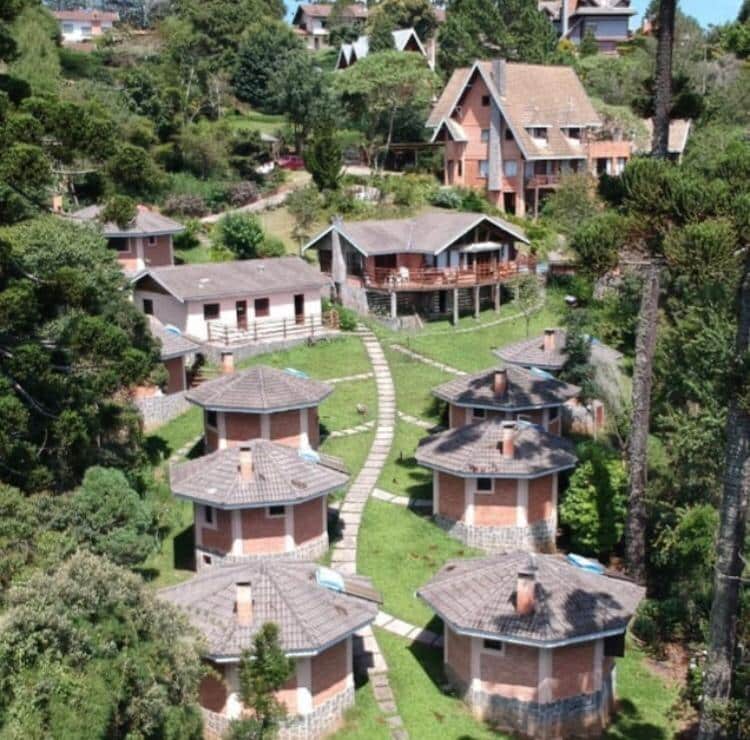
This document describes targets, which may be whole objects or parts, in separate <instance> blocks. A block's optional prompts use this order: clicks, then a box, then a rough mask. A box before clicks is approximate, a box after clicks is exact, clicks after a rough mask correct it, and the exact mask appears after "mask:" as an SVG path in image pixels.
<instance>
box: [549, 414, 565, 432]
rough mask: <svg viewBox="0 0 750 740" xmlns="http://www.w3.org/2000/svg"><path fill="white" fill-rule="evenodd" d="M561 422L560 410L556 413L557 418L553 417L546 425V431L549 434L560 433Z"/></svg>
mask: <svg viewBox="0 0 750 740" xmlns="http://www.w3.org/2000/svg"><path fill="white" fill-rule="evenodd" d="M561 423H562V412H560V413H559V414H558V416H557V419H553V420H552V421H551V422H550V423H549V426H548V427H547V431H548V432H549V433H550V434H560V433H561V431H562V430H561V428H560V425H561Z"/></svg>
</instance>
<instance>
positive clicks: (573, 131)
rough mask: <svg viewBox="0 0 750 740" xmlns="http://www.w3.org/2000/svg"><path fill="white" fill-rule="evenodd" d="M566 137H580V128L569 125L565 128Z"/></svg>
mask: <svg viewBox="0 0 750 740" xmlns="http://www.w3.org/2000/svg"><path fill="white" fill-rule="evenodd" d="M567 134H568V138H569V139H578V140H580V138H581V129H580V128H578V127H577V126H570V127H569V128H568V130H567Z"/></svg>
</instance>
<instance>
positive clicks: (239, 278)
mask: <svg viewBox="0 0 750 740" xmlns="http://www.w3.org/2000/svg"><path fill="white" fill-rule="evenodd" d="M328 284H329V280H328V278H326V277H325V276H324V275H321V273H320V272H319V271H318V270H317V269H316V268H315V267H313V266H312V265H309V264H308V263H307V262H305V261H304V260H302V259H300V258H299V257H274V258H271V259H254V260H238V261H236V262H211V263H207V264H192V265H178V266H174V267H171V266H170V267H157V268H151V269H149V270H148V271H147V272H145V273H143V274H142V275H140V276H139V277H137V278H136V279H135V280H134V282H133V289H134V300H135V303H136V305H137V306H139V307H140V308H142V309H143V311H144V312H145V313H147V314H150V315H153V316H156V317H157V318H158V319H159V320H160V321H161V322H162V323H165V324H172V325H173V326H176V327H177V328H178V329H179V330H180V331H182V332H183V333H184V334H186V335H188V336H189V337H191V338H193V339H196V340H198V341H204V342H208V343H212V344H216V345H220V346H226V345H232V344H254V343H263V342H272V341H276V340H286V339H293V338H295V337H296V338H305V337H313V336H319V335H322V334H324V333H325V329H324V327H323V315H322V308H321V289H322V288H324V287H325V286H327V285H328Z"/></svg>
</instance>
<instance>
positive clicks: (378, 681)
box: [372, 673, 388, 688]
mask: <svg viewBox="0 0 750 740" xmlns="http://www.w3.org/2000/svg"><path fill="white" fill-rule="evenodd" d="M372 686H373V688H376V687H378V686H388V676H385V675H383V674H382V673H378V674H377V675H375V676H373V677H372Z"/></svg>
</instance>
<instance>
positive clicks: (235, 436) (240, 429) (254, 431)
mask: <svg viewBox="0 0 750 740" xmlns="http://www.w3.org/2000/svg"><path fill="white" fill-rule="evenodd" d="M224 422H225V424H226V434H227V443H228V445H229V447H236V446H237V445H238V444H240V442H246V441H247V440H248V439H258V438H259V437H260V416H259V415H258V414H238V413H231V414H224Z"/></svg>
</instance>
